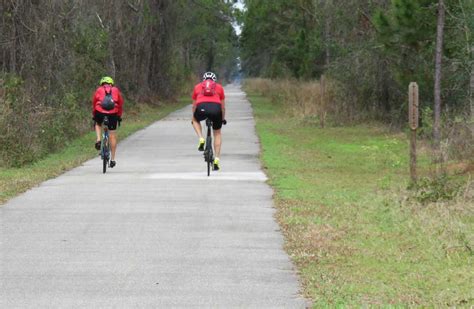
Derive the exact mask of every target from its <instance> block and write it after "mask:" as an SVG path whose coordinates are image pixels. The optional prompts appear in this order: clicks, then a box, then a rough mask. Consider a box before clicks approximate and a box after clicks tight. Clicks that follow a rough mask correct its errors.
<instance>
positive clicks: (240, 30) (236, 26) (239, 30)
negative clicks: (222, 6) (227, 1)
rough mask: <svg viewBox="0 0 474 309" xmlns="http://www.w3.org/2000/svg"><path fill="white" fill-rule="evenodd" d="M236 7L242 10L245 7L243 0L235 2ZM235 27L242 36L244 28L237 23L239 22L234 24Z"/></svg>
mask: <svg viewBox="0 0 474 309" xmlns="http://www.w3.org/2000/svg"><path fill="white" fill-rule="evenodd" d="M234 7H236V8H238V9H240V10H242V9H243V8H244V3H243V2H242V0H238V1H237V2H236V3H235V4H234ZM234 28H235V32H236V33H237V35H239V36H240V33H241V32H242V28H241V27H240V26H239V25H237V24H234Z"/></svg>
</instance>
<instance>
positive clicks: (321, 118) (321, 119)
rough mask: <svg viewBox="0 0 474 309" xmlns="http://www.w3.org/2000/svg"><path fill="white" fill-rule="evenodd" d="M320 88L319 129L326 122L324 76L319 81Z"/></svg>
mask: <svg viewBox="0 0 474 309" xmlns="http://www.w3.org/2000/svg"><path fill="white" fill-rule="evenodd" d="M319 83H320V88H321V102H320V105H319V125H320V126H321V128H324V125H325V122H326V78H325V77H324V74H323V75H321V78H320V79H319Z"/></svg>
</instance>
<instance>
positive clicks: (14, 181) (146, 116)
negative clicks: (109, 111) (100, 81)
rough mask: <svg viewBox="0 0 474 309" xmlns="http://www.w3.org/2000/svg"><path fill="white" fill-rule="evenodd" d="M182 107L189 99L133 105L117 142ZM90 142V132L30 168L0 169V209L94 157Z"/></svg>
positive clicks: (91, 140) (91, 134)
mask: <svg viewBox="0 0 474 309" xmlns="http://www.w3.org/2000/svg"><path fill="white" fill-rule="evenodd" d="M186 103H189V99H184V98H183V99H180V100H179V101H178V102H176V103H167V104H164V105H161V106H158V107H151V106H146V105H137V108H136V110H134V111H133V112H130V113H128V114H125V115H124V119H125V120H124V121H123V123H122V126H121V127H120V128H119V129H118V130H117V132H118V138H119V140H120V139H124V138H126V137H127V136H129V135H130V134H132V133H134V132H136V131H137V130H140V129H142V128H144V127H146V126H148V125H149V124H151V123H153V122H154V121H156V120H159V119H161V118H163V117H165V116H166V115H168V114H169V113H170V112H172V111H174V110H176V109H178V108H180V107H183V106H184V105H185V104H186ZM94 141H95V132H93V131H92V128H91V132H89V133H88V134H86V135H84V136H82V137H80V138H78V139H76V140H74V141H72V142H70V143H68V144H67V145H66V147H65V148H64V149H63V150H61V151H60V152H58V153H54V154H51V155H48V156H47V157H45V158H44V159H41V160H39V161H37V162H35V163H34V164H31V165H27V166H24V167H21V168H0V205H1V204H3V203H5V202H6V201H7V200H8V199H10V198H12V197H14V196H16V195H18V194H19V193H22V192H25V191H26V190H28V189H30V188H32V187H34V186H36V185H38V184H40V183H41V182H43V181H45V180H47V179H50V178H53V177H56V176H58V175H60V174H62V173H64V172H65V171H67V170H70V169H72V168H74V167H76V166H78V165H80V164H81V163H83V162H84V161H87V160H89V159H91V158H93V157H94V156H96V155H97V151H96V150H95V149H94V147H93V144H94ZM97 169H98V170H99V169H100V167H99V166H98V167H97Z"/></svg>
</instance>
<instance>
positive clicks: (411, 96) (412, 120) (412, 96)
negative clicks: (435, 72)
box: [408, 82, 419, 183]
mask: <svg viewBox="0 0 474 309" xmlns="http://www.w3.org/2000/svg"><path fill="white" fill-rule="evenodd" d="M408 103H409V105H408V124H409V126H410V131H411V132H410V133H411V134H410V176H411V181H412V182H413V183H416V179H417V175H416V130H417V129H418V117H419V113H418V84H417V83H415V82H411V83H410V85H409V86H408Z"/></svg>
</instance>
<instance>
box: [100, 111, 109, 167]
mask: <svg viewBox="0 0 474 309" xmlns="http://www.w3.org/2000/svg"><path fill="white" fill-rule="evenodd" d="M108 124H109V119H108V117H107V116H105V117H104V122H103V123H102V128H103V130H104V132H103V133H102V141H101V143H100V156H101V158H102V173H104V174H105V172H106V171H107V166H108V165H109V161H110V143H109V128H108Z"/></svg>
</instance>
